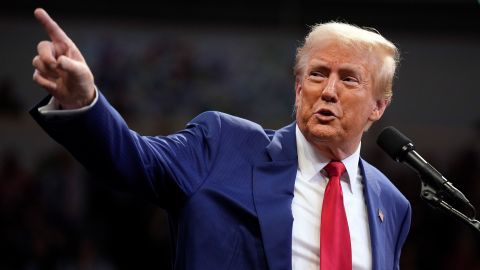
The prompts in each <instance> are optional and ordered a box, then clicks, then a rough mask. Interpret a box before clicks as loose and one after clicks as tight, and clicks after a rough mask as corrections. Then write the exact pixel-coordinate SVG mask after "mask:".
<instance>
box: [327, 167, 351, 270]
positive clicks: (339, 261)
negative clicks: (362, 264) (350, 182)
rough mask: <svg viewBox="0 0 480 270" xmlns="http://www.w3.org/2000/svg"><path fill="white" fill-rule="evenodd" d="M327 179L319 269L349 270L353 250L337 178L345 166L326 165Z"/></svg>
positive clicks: (340, 187) (338, 178)
mask: <svg viewBox="0 0 480 270" xmlns="http://www.w3.org/2000/svg"><path fill="white" fill-rule="evenodd" d="M324 169H325V171H326V172H327V173H328V176H329V178H330V180H329V181H328V184H327V188H326V189H325V194H324V197H323V206H322V223H321V225H320V270H352V247H351V244H350V232H349V230H348V222H347V215H346V214H345V207H344V206H343V193H342V186H341V185H340V176H341V175H342V174H343V173H344V172H345V165H343V163H342V162H340V161H331V162H330V163H328V165H327V166H325V168H324Z"/></svg>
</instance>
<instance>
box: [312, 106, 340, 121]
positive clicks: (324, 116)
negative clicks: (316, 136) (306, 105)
mask: <svg viewBox="0 0 480 270" xmlns="http://www.w3.org/2000/svg"><path fill="white" fill-rule="evenodd" d="M315 116H316V117H317V119H318V120H320V122H330V121H332V120H335V118H337V115H336V114H335V113H334V112H333V111H331V110H329V109H320V110H318V111H317V112H316V113H315Z"/></svg>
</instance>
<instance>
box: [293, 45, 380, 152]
mask: <svg viewBox="0 0 480 270" xmlns="http://www.w3.org/2000/svg"><path fill="white" fill-rule="evenodd" d="M375 61H376V60H375V58H374V57H372V56H371V55H370V54H369V53H367V52H362V51H360V50H355V49H351V48H349V47H346V46H344V45H339V44H337V43H334V42H331V43H328V44H326V45H323V46H321V47H317V48H314V49H312V51H311V52H310V57H309V59H308V62H307V64H306V67H305V68H304V72H303V75H300V76H299V78H297V82H296V85H295V92H296V98H295V104H296V109H297V114H296V119H297V124H298V126H299V128H300V130H301V131H302V133H303V135H304V136H305V137H306V139H307V140H308V141H309V142H311V143H313V144H314V145H315V146H316V147H317V148H318V149H319V150H323V149H324V148H326V150H327V151H329V152H338V151H340V153H343V154H334V156H333V158H344V157H345V156H343V155H346V156H348V155H350V154H351V153H353V151H355V149H356V148H357V147H358V144H359V142H360V139H361V137H362V134H363V131H364V129H365V128H366V127H367V125H368V124H369V123H370V122H373V121H376V120H378V119H380V117H381V116H382V114H383V112H384V110H385V108H386V106H387V102H386V101H385V100H384V99H382V98H379V96H378V94H376V93H375V92H374V85H373V74H374V71H375V70H374V67H376V66H377V63H376V62H375ZM342 156H343V157H342Z"/></svg>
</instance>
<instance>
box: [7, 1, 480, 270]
mask: <svg viewBox="0 0 480 270" xmlns="http://www.w3.org/2000/svg"><path fill="white" fill-rule="evenodd" d="M152 2H153V1H141V0H137V1H134V2H130V1H128V2H125V3H113V2H112V3H107V2H104V3H103V2H102V3H99V2H98V1H86V0H84V1H78V2H69V1H48V2H47V1H43V2H39V1H15V4H13V1H10V2H9V3H2V8H1V9H0V36H1V41H0V63H1V64H0V161H1V162H0V269H6V270H8V269H29V270H30V269H32V270H34V269H169V268H170V265H171V262H170V238H169V230H168V220H167V217H166V215H165V213H164V212H163V210H161V209H159V208H158V207H156V206H155V205H152V204H149V203H148V202H146V201H144V200H143V199H142V198H140V199H139V198H133V197H131V196H129V195H128V194H123V193H118V192H116V191H112V190H110V189H109V188H108V187H105V186H103V185H102V184H101V182H102V181H101V179H95V178H93V177H92V176H90V175H88V174H87V173H86V172H85V170H84V169H83V168H82V167H81V165H80V164H78V163H77V162H76V161H75V160H73V159H72V157H71V156H70V154H68V153H67V152H65V151H64V150H63V149H62V148H61V147H60V146H59V145H58V144H56V143H55V142H54V141H53V140H52V139H50V138H49V137H48V136H46V135H45V133H44V132H43V131H42V130H41V128H40V127H39V126H37V125H36V124H35V123H34V122H33V120H32V119H31V118H30V116H29V115H28V113H27V112H28V110H29V108H30V107H32V106H33V105H34V104H35V103H36V102H38V101H39V100H40V99H41V98H42V97H44V96H45V92H44V91H43V90H42V89H40V88H39V87H37V86H36V85H34V83H33V82H32V79H31V77H32V74H33V68H32V66H31V60H32V58H33V56H34V55H35V54H36V45H37V43H38V42H39V41H41V40H43V39H46V38H47V36H46V34H45V33H44V31H43V29H42V28H41V27H40V25H39V24H38V23H37V22H36V21H35V20H34V17H33V10H34V8H35V7H37V6H42V7H44V8H46V9H47V11H48V12H49V13H50V14H51V16H52V17H53V18H54V19H55V20H57V22H58V23H59V24H60V25H61V26H62V27H63V29H64V30H65V31H66V32H67V34H69V36H70V37H71V38H72V39H73V40H74V41H75V43H76V44H77V46H78V47H79V48H80V50H81V51H82V52H83V54H84V56H85V57H86V59H87V62H88V63H89V65H90V67H91V69H92V71H93V73H94V75H95V79H96V84H97V86H98V87H99V89H100V90H101V91H102V92H103V93H104V95H105V96H106V97H107V98H108V99H109V100H110V102H111V103H112V104H114V106H115V107H116V108H117V109H118V110H119V111H120V112H121V114H122V115H123V116H124V117H125V119H126V121H127V122H128V124H129V125H130V127H131V128H132V129H134V130H136V131H139V132H140V133H143V134H145V135H155V134H168V133H172V132H175V131H177V130H179V129H182V128H183V127H184V125H185V124H186V123H187V122H188V121H189V120H190V119H192V118H193V117H194V116H195V115H197V114H198V113H200V112H202V111H205V110H219V111H224V112H227V113H230V114H235V115H238V116H241V117H244V118H248V119H250V120H253V121H256V122H258V123H260V124H262V125H263V126H264V127H266V128H273V129H277V128H280V127H282V126H285V125H286V124H288V123H290V122H292V121H293V118H292V108H293V97H294V88H293V86H294V80H293V76H292V67H293V61H294V54H295V49H296V47H297V46H298V45H299V44H300V43H301V42H302V40H303V37H304V36H305V35H306V34H307V32H308V28H309V26H311V25H313V24H315V23H318V22H326V21H330V20H337V21H344V22H349V23H353V24H357V25H360V26H369V27H373V28H376V29H377V30H378V31H379V32H380V33H381V34H383V35H384V36H385V37H387V38H388V39H390V40H391V41H393V42H394V43H395V44H396V45H397V46H398V47H399V48H400V51H401V55H402V60H401V64H400V67H399V69H398V74H397V78H396V81H395V83H394V98H393V103H392V105H391V106H390V107H389V108H388V109H387V112H386V114H385V115H384V117H383V119H382V120H381V121H380V122H379V123H377V124H376V125H374V126H373V127H372V129H371V130H370V131H369V132H368V133H367V134H366V135H365V139H364V141H363V144H362V155H363V157H364V158H365V159H366V160H368V161H370V162H371V163H373V164H374V165H376V166H377V167H379V168H380V169H381V170H382V171H384V172H385V174H387V175H388V176H389V177H390V178H391V179H392V181H393V182H394V184H395V185H396V186H397V187H398V188H399V189H400V190H401V191H402V192H403V193H404V194H405V196H406V197H407V198H408V199H409V200H410V202H411V203H412V207H413V223H412V227H411V232H410V234H409V237H408V239H407V241H406V244H405V246H404V249H403V255H402V259H401V268H402V269H408V270H411V269H480V241H479V239H480V237H478V232H477V233H475V232H474V231H472V230H471V229H470V228H468V227H467V226H466V225H464V224H463V223H460V222H459V221H457V220H455V219H453V218H451V217H449V216H446V215H444V214H443V213H442V212H439V211H435V210H433V209H431V208H430V207H429V206H428V205H427V204H426V203H425V202H423V201H422V200H421V199H420V198H419V192H420V182H419V179H418V177H417V176H416V174H415V173H413V172H411V171H410V170H409V169H408V168H407V167H406V166H404V165H401V164H398V163H395V162H394V161H393V160H391V159H390V158H389V157H388V156H387V155H386V154H385V153H383V151H382V150H381V149H380V148H378V146H377V145H376V143H375V140H376V137H377V136H378V134H379V132H380V131H381V129H382V128H383V127H385V126H389V125H393V126H395V127H397V128H398V129H399V130H401V131H402V132H403V133H405V134H406V135H407V136H409V137H410V138H411V139H412V140H413V141H414V142H415V143H416V146H417V150H418V152H419V153H420V154H422V155H423V157H424V158H426V159H427V160H428V161H429V162H430V163H431V164H432V165H433V166H435V167H436V168H437V169H439V171H441V172H442V173H443V174H444V175H445V176H446V177H447V178H448V179H449V180H450V181H451V182H453V184H454V185H455V186H456V187H457V188H459V189H460V190H462V191H463V192H464V193H465V195H466V196H467V197H468V198H469V199H470V201H471V202H472V203H473V204H474V205H475V206H476V207H477V208H478V209H480V105H479V104H480V103H479V102H480V83H479V77H480V68H479V63H480V34H479V32H480V5H479V3H478V2H477V1H474V0H441V1H433V0H418V1H411V0H388V1H380V0H376V1H375V0H374V1H360V0H357V1H355V0H340V1H333V0H332V1H315V2H313V1H312V2H311V1H285V0H280V1H276V2H270V1H266V2H265V3H262V2H261V1H255V2H248V1H247V2H245V1H233V2H232V1H225V2H216V1H197V2H194V3H188V2H186V1H173V2H162V3H160V2H156V3H152Z"/></svg>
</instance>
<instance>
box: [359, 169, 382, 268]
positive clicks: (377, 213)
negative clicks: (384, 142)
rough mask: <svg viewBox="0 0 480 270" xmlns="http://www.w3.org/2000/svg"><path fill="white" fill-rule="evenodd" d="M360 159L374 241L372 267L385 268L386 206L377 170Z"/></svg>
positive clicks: (372, 239)
mask: <svg viewBox="0 0 480 270" xmlns="http://www.w3.org/2000/svg"><path fill="white" fill-rule="evenodd" d="M365 163H366V162H365V161H364V160H363V159H360V169H361V172H362V176H363V179H364V189H365V190H364V193H365V200H366V203H367V211H368V223H369V227H370V238H371V241H372V269H373V270H382V269H385V240H386V239H385V225H384V224H383V218H384V217H383V211H384V207H383V205H382V201H381V199H380V195H381V192H382V190H381V187H380V185H379V184H378V182H377V177H376V174H375V172H374V171H373V170H372V169H371V168H370V167H369V166H368V165H367V166H366V164H365Z"/></svg>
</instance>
